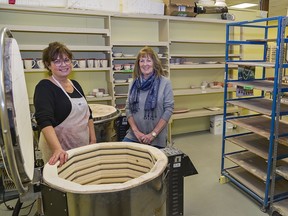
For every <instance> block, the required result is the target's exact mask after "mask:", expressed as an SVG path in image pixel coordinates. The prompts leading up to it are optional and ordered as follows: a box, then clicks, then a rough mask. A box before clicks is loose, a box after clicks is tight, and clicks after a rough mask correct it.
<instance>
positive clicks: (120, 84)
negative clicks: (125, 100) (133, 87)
mask: <svg viewBox="0 0 288 216" xmlns="http://www.w3.org/2000/svg"><path fill="white" fill-rule="evenodd" d="M114 85H115V86H129V83H128V82H126V83H114Z"/></svg>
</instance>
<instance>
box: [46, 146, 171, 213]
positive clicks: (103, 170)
mask: <svg viewBox="0 0 288 216" xmlns="http://www.w3.org/2000/svg"><path fill="white" fill-rule="evenodd" d="M68 154H69V160H68V161H67V162H66V163H65V164H64V165H63V166H62V167H60V168H57V164H56V165H53V166H52V165H49V164H46V165H45V167H44V171H43V179H44V182H45V183H46V184H47V186H44V190H43V203H44V211H45V215H47V216H49V215H53V214H54V215H56V214H57V215H70V216H76V215H77V216H79V215H85V216H89V215H91V216H92V215H95V216H96V215H99V216H138V215H139V216H140V215H143V216H144V215H145V216H154V215H155V216H156V215H157V216H158V215H159V216H160V215H161V216H162V215H163V216H164V215H166V184H165V170H166V167H167V162H168V160H167V157H166V155H165V154H164V153H163V152H162V151H160V150H159V149H157V148H154V147H151V146H148V145H142V144H137V143H127V142H110V143H99V144H93V145H88V146H84V147H80V148H76V149H73V150H69V151H68ZM57 197H59V199H57ZM56 206H57V208H56Z"/></svg>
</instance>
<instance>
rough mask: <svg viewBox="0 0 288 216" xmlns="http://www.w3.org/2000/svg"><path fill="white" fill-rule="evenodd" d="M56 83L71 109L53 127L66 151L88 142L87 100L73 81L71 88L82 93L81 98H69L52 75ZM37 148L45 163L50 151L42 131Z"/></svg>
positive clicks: (50, 154)
mask: <svg viewBox="0 0 288 216" xmlns="http://www.w3.org/2000/svg"><path fill="white" fill-rule="evenodd" d="M52 78H53V79H54V81H55V82H56V83H57V85H58V86H59V87H60V88H61V89H62V91H63V92H64V93H65V94H66V95H67V97H68V98H69V100H70V102H71V104H72V109H71V112H70V114H69V115H68V116H67V118H66V119H65V120H64V121H63V122H62V123H61V124H59V125H57V126H56V127H55V128H54V129H55V132H56V135H57V137H58V140H59V142H60V144H61V146H62V148H63V149H64V150H65V151H67V150H69V149H72V148H76V147H80V146H84V145H88V144H89V127H88V121H89V115H90V114H89V109H88V104H87V101H86V100H85V98H84V96H83V95H82V94H81V93H80V92H79V91H78V90H77V88H75V86H74V85H73V83H72V82H71V81H70V80H69V82H70V83H71V84H72V86H73V88H74V89H75V90H76V91H77V92H78V93H79V94H80V95H82V97H81V98H71V97H70V96H69V95H68V93H67V92H66V91H65V89H63V87H62V86H61V85H60V83H59V82H58V81H57V80H56V79H55V78H54V77H53V76H52ZM39 149H40V150H41V152H42V158H43V160H44V163H47V162H48V161H49V159H50V157H51V156H52V151H51V149H50V148H49V146H48V144H47V142H46V140H45V137H44V135H43V133H42V132H41V134H40V139H39Z"/></svg>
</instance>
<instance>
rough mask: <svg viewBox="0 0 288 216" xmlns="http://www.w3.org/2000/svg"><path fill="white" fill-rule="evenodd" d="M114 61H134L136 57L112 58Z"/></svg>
mask: <svg viewBox="0 0 288 216" xmlns="http://www.w3.org/2000/svg"><path fill="white" fill-rule="evenodd" d="M112 58H113V59H114V60H136V56H132V57H125V56H122V57H112Z"/></svg>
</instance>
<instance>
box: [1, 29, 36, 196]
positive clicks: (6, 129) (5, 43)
mask: <svg viewBox="0 0 288 216" xmlns="http://www.w3.org/2000/svg"><path fill="white" fill-rule="evenodd" d="M7 36H8V37H7ZM0 54H1V55H0V56H1V59H0V104H1V107H0V122H1V126H0V131H1V134H0V147H1V148H0V149H1V155H2V158H3V161H4V165H5V168H6V170H7V172H8V175H9V176H10V178H12V180H13V182H14V184H15V186H16V188H17V190H18V192H19V193H20V194H22V193H24V192H26V191H27V190H28V187H27V184H28V183H30V182H31V181H32V179H33V175H34V148H33V131H32V125H31V118H30V110H29V100H28V94H27V89H26V83H25V76H24V70H23V62H22V58H21V55H20V51H19V47H18V44H17V42H16V40H15V39H14V38H13V36H12V34H11V33H10V31H9V30H8V29H6V28H4V29H2V30H1V49H0Z"/></svg>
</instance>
